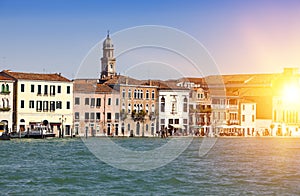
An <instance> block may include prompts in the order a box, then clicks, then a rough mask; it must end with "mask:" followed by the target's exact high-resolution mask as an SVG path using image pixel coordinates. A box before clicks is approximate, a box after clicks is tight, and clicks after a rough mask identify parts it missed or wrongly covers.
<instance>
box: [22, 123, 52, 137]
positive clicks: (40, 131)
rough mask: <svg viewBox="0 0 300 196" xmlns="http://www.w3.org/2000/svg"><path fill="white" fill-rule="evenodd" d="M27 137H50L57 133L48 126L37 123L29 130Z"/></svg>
mask: <svg viewBox="0 0 300 196" xmlns="http://www.w3.org/2000/svg"><path fill="white" fill-rule="evenodd" d="M24 137H25V138H48V137H55V133H52V132H51V131H50V130H49V129H48V127H47V126H42V125H37V126H35V127H34V129H33V130H29V131H28V132H27V133H26V135H25V136H24Z"/></svg>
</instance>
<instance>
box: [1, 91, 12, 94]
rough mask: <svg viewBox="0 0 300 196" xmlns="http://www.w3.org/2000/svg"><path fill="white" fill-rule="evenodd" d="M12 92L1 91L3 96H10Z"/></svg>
mask: <svg viewBox="0 0 300 196" xmlns="http://www.w3.org/2000/svg"><path fill="white" fill-rule="evenodd" d="M9 94H10V91H1V95H9Z"/></svg>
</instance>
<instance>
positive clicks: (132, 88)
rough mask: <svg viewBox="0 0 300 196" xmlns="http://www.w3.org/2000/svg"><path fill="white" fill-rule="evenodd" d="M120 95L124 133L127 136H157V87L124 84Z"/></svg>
mask: <svg viewBox="0 0 300 196" xmlns="http://www.w3.org/2000/svg"><path fill="white" fill-rule="evenodd" d="M120 95H121V123H122V124H121V129H122V133H124V135H126V136H130V135H131V136H143V137H144V136H147V137H153V136H155V134H156V116H157V109H156V108H157V102H156V100H157V87H155V86H152V85H149V86H148V85H138V84H136V85H133V84H131V85H130V84H122V85H120Z"/></svg>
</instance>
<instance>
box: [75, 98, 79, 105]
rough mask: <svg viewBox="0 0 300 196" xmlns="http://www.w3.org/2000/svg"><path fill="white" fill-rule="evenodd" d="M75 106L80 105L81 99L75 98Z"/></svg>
mask: <svg viewBox="0 0 300 196" xmlns="http://www.w3.org/2000/svg"><path fill="white" fill-rule="evenodd" d="M75 105H80V98H79V97H75Z"/></svg>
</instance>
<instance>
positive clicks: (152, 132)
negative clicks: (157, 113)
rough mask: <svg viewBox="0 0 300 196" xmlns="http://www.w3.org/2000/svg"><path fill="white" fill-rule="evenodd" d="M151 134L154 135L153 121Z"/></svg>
mask: <svg viewBox="0 0 300 196" xmlns="http://www.w3.org/2000/svg"><path fill="white" fill-rule="evenodd" d="M151 135H154V123H151Z"/></svg>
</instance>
